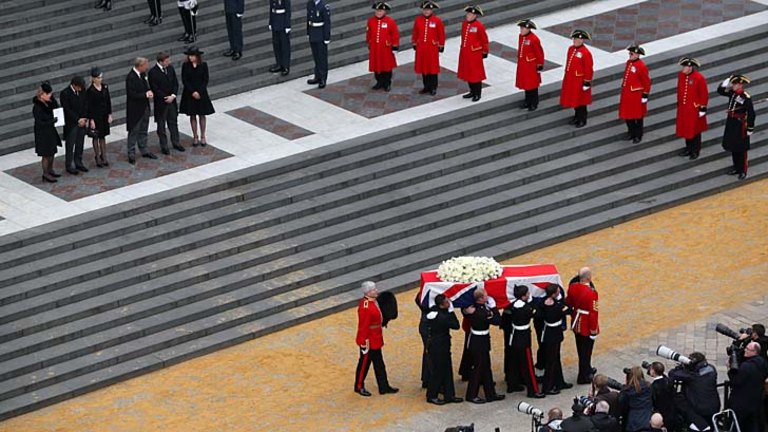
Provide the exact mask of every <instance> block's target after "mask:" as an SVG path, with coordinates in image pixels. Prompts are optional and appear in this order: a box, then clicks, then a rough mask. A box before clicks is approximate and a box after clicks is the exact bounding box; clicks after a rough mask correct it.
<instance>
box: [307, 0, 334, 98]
mask: <svg viewBox="0 0 768 432" xmlns="http://www.w3.org/2000/svg"><path fill="white" fill-rule="evenodd" d="M307 36H308V37H309V46H310V48H312V58H313V59H314V61H315V76H314V78H312V79H310V80H308V81H307V84H309V85H317V87H318V88H325V82H326V81H327V80H328V45H329V44H330V43H331V8H330V7H329V6H328V5H327V4H325V0H308V1H307Z"/></svg>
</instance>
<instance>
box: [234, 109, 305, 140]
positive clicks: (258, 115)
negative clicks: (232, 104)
mask: <svg viewBox="0 0 768 432" xmlns="http://www.w3.org/2000/svg"><path fill="white" fill-rule="evenodd" d="M227 114H229V115H231V116H232V117H234V118H236V119H239V120H242V121H244V122H246V123H249V124H252V125H254V126H256V127H258V128H261V129H264V130H266V131H269V132H272V133H273V134H275V135H279V136H281V137H283V138H285V139H287V140H290V141H293V140H295V139H299V138H303V137H305V136H309V135H312V134H313V132H311V131H308V130H306V129H304V128H302V127H300V126H296V125H295V124H293V123H290V122H287V121H285V120H283V119H281V118H278V117H275V116H273V115H271V114H267V113H265V112H264V111H260V110H258V109H256V108H253V107H250V106H244V107H241V108H237V109H234V110H231V111H227Z"/></svg>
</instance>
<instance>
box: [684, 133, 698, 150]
mask: <svg viewBox="0 0 768 432" xmlns="http://www.w3.org/2000/svg"><path fill="white" fill-rule="evenodd" d="M685 148H686V149H687V150H688V153H691V154H694V153H695V154H699V152H701V134H698V135H696V136H695V137H693V138H691V139H687V140H685Z"/></svg>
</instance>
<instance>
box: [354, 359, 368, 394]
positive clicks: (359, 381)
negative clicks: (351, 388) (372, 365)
mask: <svg viewBox="0 0 768 432" xmlns="http://www.w3.org/2000/svg"><path fill="white" fill-rule="evenodd" d="M369 352H370V351H369ZM366 367H368V353H365V354H363V363H362V364H360V373H359V374H358V375H357V385H356V386H355V387H357V389H358V390H360V389H361V388H363V387H365V386H364V385H363V384H365V368H366Z"/></svg>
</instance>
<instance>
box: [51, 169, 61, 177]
mask: <svg viewBox="0 0 768 432" xmlns="http://www.w3.org/2000/svg"><path fill="white" fill-rule="evenodd" d="M48 175H49V176H51V177H53V178H59V177H61V174H59V173H57V172H56V171H54V170H50V171H48Z"/></svg>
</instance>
